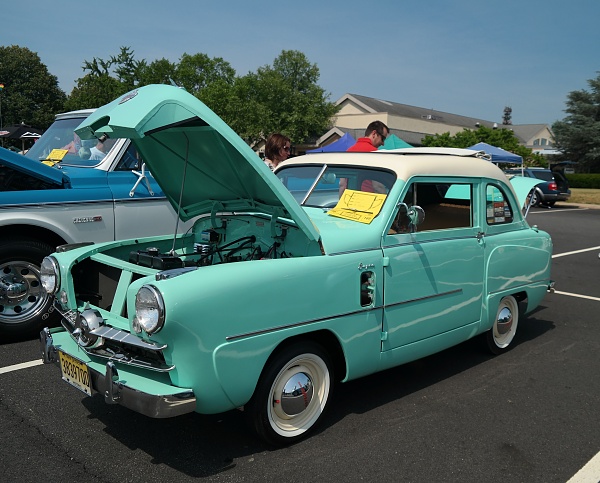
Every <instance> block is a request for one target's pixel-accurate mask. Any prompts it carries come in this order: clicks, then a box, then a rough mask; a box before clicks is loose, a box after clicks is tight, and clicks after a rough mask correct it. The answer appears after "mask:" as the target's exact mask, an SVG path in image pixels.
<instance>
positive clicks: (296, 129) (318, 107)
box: [226, 50, 337, 144]
mask: <svg viewBox="0 0 600 483" xmlns="http://www.w3.org/2000/svg"><path fill="white" fill-rule="evenodd" d="M319 76H320V73H319V68H318V67H317V65H316V64H311V63H310V62H309V61H308V59H307V58H306V56H305V55H304V54H303V53H302V52H298V51H295V50H284V51H282V52H281V54H280V55H279V56H278V57H277V58H276V59H275V61H274V62H273V65H272V66H270V65H265V66H263V67H260V68H259V69H258V70H257V72H256V74H254V73H249V74H248V75H247V76H245V77H242V78H239V79H237V81H236V85H235V86H234V89H233V94H234V97H237V102H238V103H241V102H242V101H243V100H244V99H246V100H250V99H251V100H252V101H253V103H254V107H255V108H256V109H257V111H255V112H254V113H249V112H247V114H249V117H248V118H246V119H244V125H245V129H244V132H245V133H246V137H245V139H246V140H247V141H248V142H249V143H250V144H252V143H254V142H256V141H260V140H264V139H266V138H267V137H268V136H269V134H271V133H272V132H280V133H282V134H285V135H286V136H288V137H289V138H290V139H291V140H292V143H302V142H306V141H308V140H310V139H311V138H316V137H317V136H319V135H321V134H322V133H323V132H325V131H327V130H328V129H329V128H330V127H331V117H332V116H333V115H334V114H335V113H336V112H337V107H336V106H335V104H334V103H332V102H329V100H328V99H329V95H328V94H326V93H325V91H324V90H323V89H322V88H321V87H320V86H319V85H318V84H317V82H318V80H319ZM226 120H228V121H229V119H226Z"/></svg>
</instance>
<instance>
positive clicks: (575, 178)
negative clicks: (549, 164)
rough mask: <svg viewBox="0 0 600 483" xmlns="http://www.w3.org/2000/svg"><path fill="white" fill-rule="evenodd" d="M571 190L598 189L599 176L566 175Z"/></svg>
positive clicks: (586, 174)
mask: <svg viewBox="0 0 600 483" xmlns="http://www.w3.org/2000/svg"><path fill="white" fill-rule="evenodd" d="M565 176H566V177H567V180H568V181H569V186H570V187H571V188H588V189H600V174H590V173H585V174H582V173H579V174H566V175H565Z"/></svg>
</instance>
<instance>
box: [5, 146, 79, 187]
mask: <svg viewBox="0 0 600 483" xmlns="http://www.w3.org/2000/svg"><path fill="white" fill-rule="evenodd" d="M0 164H3V165H4V166H7V167H10V168H13V169H15V170H17V171H20V172H21V173H25V174H28V175H30V176H33V177H35V178H37V179H40V180H42V181H45V182H46V183H52V184H55V185H57V186H58V187H62V186H64V185H66V184H69V183H70V180H69V177H68V176H67V175H66V174H65V173H64V172H63V171H62V170H60V169H58V168H54V167H51V166H48V165H46V164H44V163H41V162H39V161H36V160H33V159H29V158H27V157H25V156H23V155H22V154H17V153H14V152H12V151H10V150H8V149H4V148H0Z"/></svg>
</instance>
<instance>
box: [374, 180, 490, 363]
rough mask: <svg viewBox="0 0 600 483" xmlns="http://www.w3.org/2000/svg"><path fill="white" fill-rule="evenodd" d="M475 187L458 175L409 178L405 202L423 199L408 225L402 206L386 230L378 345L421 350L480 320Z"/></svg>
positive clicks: (480, 277)
mask: <svg viewBox="0 0 600 483" xmlns="http://www.w3.org/2000/svg"><path fill="white" fill-rule="evenodd" d="M478 186H479V185H478V183H477V182H473V181H469V180H461V179H438V180H435V181H432V180H426V179H422V180H419V179H416V180H414V181H412V182H411V183H410V184H409V185H408V187H407V192H406V193H407V194H406V196H405V197H404V203H405V204H406V206H408V207H410V206H412V205H419V206H421V207H422V208H423V209H424V210H425V219H424V221H423V223H422V224H420V225H418V226H416V227H411V226H410V225H409V224H408V222H407V218H406V206H400V208H399V209H398V215H397V217H396V219H395V220H394V223H393V224H392V228H391V230H390V232H389V233H388V234H387V235H385V236H384V241H383V253H384V257H385V260H386V263H387V267H386V269H385V273H384V283H385V288H384V320H383V334H384V336H383V339H384V340H383V342H382V351H384V352H385V351H390V350H394V349H398V348H406V350H407V351H409V353H418V354H419V355H423V354H425V353H429V352H433V351H435V350H440V348H443V347H444V346H449V345H451V344H452V343H456V341H459V340H462V339H465V338H466V336H465V334H466V333H468V332H469V331H472V330H474V327H475V326H476V325H477V324H478V322H479V320H480V318H481V309H482V296H483V273H484V249H483V243H482V241H481V233H480V230H481V229H480V226H479V222H478V221H477V220H478V216H477V215H478V213H477V209H476V207H477V200H478V199H479V194H478ZM417 344H420V346H419V345H417ZM419 347H421V348H419ZM414 351H416V352H414ZM409 358H411V357H409Z"/></svg>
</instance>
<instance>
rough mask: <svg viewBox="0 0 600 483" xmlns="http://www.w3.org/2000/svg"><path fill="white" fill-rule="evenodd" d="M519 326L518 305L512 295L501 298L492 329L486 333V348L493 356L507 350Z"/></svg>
mask: <svg viewBox="0 0 600 483" xmlns="http://www.w3.org/2000/svg"><path fill="white" fill-rule="evenodd" d="M518 325H519V305H518V303H517V301H516V300H515V298H514V297H513V296H512V295H508V296H506V297H503V298H502V300H500V303H499V304H498V311H497V312H496V318H495V319H494V324H493V325H492V328H491V329H490V330H489V331H488V333H487V342H488V347H489V349H490V350H491V351H492V353H494V354H500V353H502V352H504V351H506V350H508V349H509V348H510V346H511V343H512V341H513V339H514V338H515V335H516V333H517V327H518Z"/></svg>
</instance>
